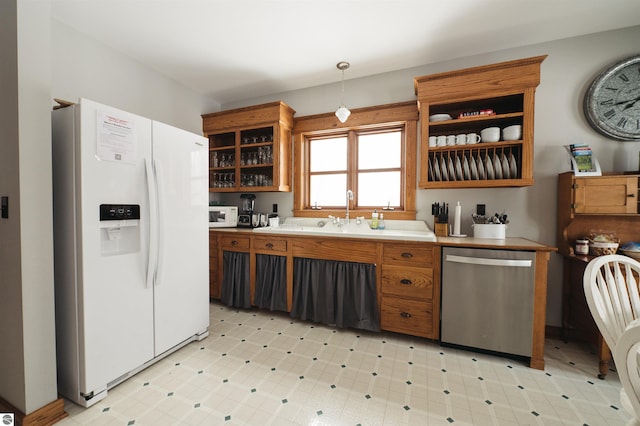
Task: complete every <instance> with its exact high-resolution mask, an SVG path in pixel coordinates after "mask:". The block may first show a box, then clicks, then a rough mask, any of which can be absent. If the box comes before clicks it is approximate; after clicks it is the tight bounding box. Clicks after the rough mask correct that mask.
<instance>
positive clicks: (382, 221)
mask: <svg viewBox="0 0 640 426" xmlns="http://www.w3.org/2000/svg"><path fill="white" fill-rule="evenodd" d="M378 229H384V214H382V213H380V219H379V220H378Z"/></svg>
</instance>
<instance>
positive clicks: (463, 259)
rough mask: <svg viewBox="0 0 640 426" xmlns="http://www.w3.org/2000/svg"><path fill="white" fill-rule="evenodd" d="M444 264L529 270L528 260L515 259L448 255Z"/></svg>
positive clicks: (529, 262)
mask: <svg viewBox="0 0 640 426" xmlns="http://www.w3.org/2000/svg"><path fill="white" fill-rule="evenodd" d="M444 260H445V262H453V263H466V264H470V265H488V266H516V267H521V268H530V267H531V263H532V262H531V261H530V260H516V259H489V258H484V257H470V256H457V255H453V254H448V255H446V256H445V259H444Z"/></svg>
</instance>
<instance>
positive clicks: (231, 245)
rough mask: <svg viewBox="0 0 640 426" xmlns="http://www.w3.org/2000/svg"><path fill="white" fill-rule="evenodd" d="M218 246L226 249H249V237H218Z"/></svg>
mask: <svg viewBox="0 0 640 426" xmlns="http://www.w3.org/2000/svg"><path fill="white" fill-rule="evenodd" d="M220 246H221V247H222V250H227V251H249V237H240V236H228V237H227V236H224V237H220Z"/></svg>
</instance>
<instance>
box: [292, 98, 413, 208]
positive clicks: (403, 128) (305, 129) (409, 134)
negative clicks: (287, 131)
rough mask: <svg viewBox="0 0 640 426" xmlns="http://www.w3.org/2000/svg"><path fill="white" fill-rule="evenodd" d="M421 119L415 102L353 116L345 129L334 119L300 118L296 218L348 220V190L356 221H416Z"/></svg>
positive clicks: (365, 110) (296, 131)
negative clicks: (376, 214)
mask: <svg viewBox="0 0 640 426" xmlns="http://www.w3.org/2000/svg"><path fill="white" fill-rule="evenodd" d="M417 118H418V112H417V106H416V104H415V102H408V103H402V104H393V105H384V106H380V107H371V108H363V109H359V110H354V111H352V115H351V116H350V117H349V120H348V121H347V122H346V123H344V124H340V123H339V122H338V121H337V119H335V117H334V116H333V114H322V115H317V116H309V117H301V118H297V119H296V121H295V124H294V144H295V148H294V152H295V167H294V170H295V182H296V185H295V187H294V205H295V215H296V216H311V217H314V216H315V217H326V216H327V215H329V214H335V215H338V216H341V217H344V210H345V208H346V203H347V190H349V189H350V190H352V191H353V194H354V197H353V201H350V202H349V207H350V209H351V210H352V211H354V215H355V214H360V213H358V211H359V210H360V211H361V214H360V215H363V216H364V215H368V214H370V212H371V211H373V210H374V209H377V210H379V211H381V212H384V213H385V217H387V218H389V219H392V218H395V219H415V187H416V181H415V180H416V177H415V176H416V173H415V166H416V140H417V139H416V138H417V135H416V132H417Z"/></svg>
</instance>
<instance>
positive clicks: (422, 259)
mask: <svg viewBox="0 0 640 426" xmlns="http://www.w3.org/2000/svg"><path fill="white" fill-rule="evenodd" d="M432 261H433V246H432V245H429V246H427V247H424V246H421V245H417V244H393V243H392V244H385V245H384V248H383V260H382V262H383V263H384V264H389V265H401V266H420V267H425V266H427V267H431V266H432Z"/></svg>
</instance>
